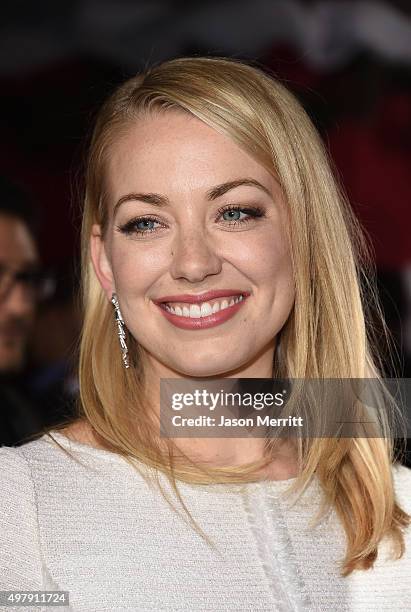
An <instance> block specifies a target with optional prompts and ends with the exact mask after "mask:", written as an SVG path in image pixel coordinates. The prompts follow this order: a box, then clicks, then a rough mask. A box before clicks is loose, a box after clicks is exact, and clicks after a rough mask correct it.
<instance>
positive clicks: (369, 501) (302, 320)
mask: <svg viewBox="0 0 411 612" xmlns="http://www.w3.org/2000/svg"><path fill="white" fill-rule="evenodd" d="M170 110H174V111H179V112H186V113H189V114H191V115H193V116H195V117H197V118H198V119H200V120H201V121H203V122H204V123H206V124H207V125H208V126H210V127H212V128H214V129H215V130H217V131H218V132H220V133H222V134H224V135H226V136H228V137H229V138H231V139H232V140H233V141H234V142H235V143H237V144H238V145H239V146H240V147H241V148H242V149H243V150H244V151H246V152H247V153H248V154H249V155H251V156H252V157H253V158H254V159H255V160H256V161H257V162H259V163H260V164H262V165H263V166H264V167H265V168H266V169H267V170H268V171H269V172H270V173H272V174H273V175H274V176H275V177H276V178H277V180H278V181H279V183H280V185H281V187H282V190H283V193H284V197H285V200H286V203H287V206H288V215H289V236H290V248H291V257H292V262H293V270H294V279H295V292H296V293H295V304H294V307H293V309H292V312H291V313H290V316H289V318H288V320H287V322H286V324H285V326H284V327H283V329H282V331H281V352H280V354H278V355H277V358H276V359H275V363H274V364H273V368H274V369H273V375H274V377H281V378H297V379H304V378H320V379H323V378H371V377H379V376H380V375H381V367H380V364H379V363H378V358H377V356H376V355H374V354H373V351H372V350H371V347H372V345H373V344H372V339H371V337H370V333H371V329H372V325H371V321H370V320H369V318H368V314H367V313H366V312H365V311H366V309H368V305H369V304H374V306H375V309H376V310H377V311H378V312H379V310H378V306H377V304H378V302H377V297H376V293H375V290H374V289H373V283H372V281H371V280H370V274H369V272H370V271H372V269H371V267H370V266H371V264H370V260H369V258H367V255H366V251H367V250H366V245H365V242H364V240H363V238H362V234H361V231H360V229H359V227H358V224H357V221H356V220H355V217H354V216H353V214H352V213H351V209H350V207H349V205H348V204H347V203H346V200H345V198H344V196H343V193H342V190H341V189H340V187H339V186H338V183H337V181H336V179H335V177H334V174H333V171H332V169H331V165H330V161H329V159H328V157H327V154H326V152H325V150H324V147H323V144H322V142H321V139H320V137H319V136H318V134H317V132H316V130H315V129H314V127H313V125H312V123H311V121H310V119H309V118H308V116H307V115H306V113H305V112H304V110H303V109H302V108H301V106H300V104H299V103H298V102H297V100H296V99H295V98H294V96H293V95H292V94H291V93H290V92H289V91H288V90H287V89H286V88H285V87H284V86H283V85H282V84H281V83H279V82H278V81H277V80H276V79H274V78H272V77H271V76H268V75H267V74H265V73H264V72H263V71H262V70H260V69H258V68H256V67H254V66H251V65H248V64H245V63H242V62H238V61H235V60H228V59H218V58H181V59H174V60H171V61H167V62H164V63H162V64H160V65H158V66H155V67H153V68H151V69H150V70H148V71H146V72H145V73H144V74H140V75H137V76H136V77H134V78H131V79H130V80H128V81H127V82H126V83H124V84H123V85H122V86H120V87H119V88H118V89H117V90H116V91H115V92H114V94H113V95H112V96H111V97H110V98H109V99H108V101H107V102H106V103H105V105H104V106H103V108H102V110H101V112H100V114H99V116H98V118H97V122H96V125H95V129H94V133H93V136H92V140H91V146H90V150H89V158H88V168H87V176H86V193H85V202H84V215H83V227H82V270H83V304H84V326H83V333H82V339H81V349H80V365H79V379H80V406H81V411H82V412H81V414H82V416H83V417H84V418H85V419H86V420H87V422H88V423H89V424H90V425H91V427H92V429H93V431H94V433H95V435H96V436H98V439H99V440H100V441H101V443H102V445H103V446H104V447H106V448H107V449H109V450H111V451H113V452H116V453H118V454H120V455H122V456H124V457H125V458H126V459H127V460H128V461H130V462H131V463H133V461H134V463H135V465H137V464H138V462H142V463H144V464H145V465H146V466H150V467H151V468H154V470H153V473H155V472H156V470H160V471H162V472H163V473H164V474H166V476H167V477H168V478H169V480H170V482H171V484H172V486H173V489H174V490H175V493H176V495H177V497H178V498H179V500H180V502H181V504H182V506H183V508H184V510H185V512H186V514H187V515H188V516H190V513H189V511H188V510H187V508H186V507H185V505H184V502H183V500H182V498H181V496H180V493H179V492H178V487H177V482H176V481H177V480H178V479H179V480H182V481H185V482H190V483H203V484H206V483H211V482H220V483H221V482H231V483H232V482H238V483H242V482H249V481H251V480H255V477H254V478H253V473H254V472H255V470H256V469H258V468H261V466H263V465H268V464H269V463H270V462H271V461H272V460H273V458H274V456H275V444H273V443H272V441H270V440H267V441H266V452H267V456H266V457H265V458H264V459H263V460H261V461H259V462H254V463H251V464H246V465H243V466H239V467H233V468H211V467H209V466H205V464H202V465H199V464H196V463H194V462H192V461H190V459H189V458H188V457H186V456H185V455H184V454H183V455H184V457H183V459H184V460H183V461H181V460H179V461H177V460H176V458H175V457H176V456H177V455H175V454H174V453H173V449H174V451H175V450H176V448H177V447H176V446H175V445H174V442H173V441H171V440H164V439H162V440H161V444H160V440H159V439H158V434H157V435H156V432H155V430H154V428H153V424H152V423H153V421H152V413H151V411H150V396H149V389H147V386H146V385H145V380H146V374H145V367H146V362H147V360H146V358H145V351H144V350H143V348H142V347H141V346H139V345H138V344H137V342H136V341H135V339H134V338H133V337H131V334H129V333H128V339H127V343H128V345H129V351H130V357H131V359H132V363H133V367H130V368H129V369H128V370H126V369H125V368H123V365H122V360H121V355H120V349H119V344H118V338H117V334H116V328H115V325H114V323H113V309H112V305H111V304H110V303H109V301H108V300H107V297H106V296H105V294H104V292H103V290H102V288H101V286H100V284H99V282H98V280H97V277H96V275H95V273H94V270H93V267H92V264H91V259H90V235H91V227H92V225H93V224H99V225H100V226H101V229H102V233H103V236H104V232H105V230H106V228H107V222H108V219H109V207H108V203H107V193H106V192H107V189H106V184H105V175H106V168H107V160H108V159H109V156H110V148H111V145H112V144H113V142H115V141H116V140H117V139H118V138H120V137H121V134H124V133H125V131H126V130H127V129H128V126H130V125H131V124H132V123H133V122H135V121H136V120H137V119H138V118H141V117H144V116H145V115H146V114H147V113H156V112H168V111H170ZM367 279H368V280H367ZM296 446H297V447H298V448H297V450H298V457H299V465H300V475H299V476H298V478H297V481H296V483H295V484H294V486H293V488H296V489H297V490H303V489H304V488H305V486H306V485H307V483H308V482H309V481H310V479H311V478H312V477H313V476H314V475H316V476H317V477H318V479H319V482H320V485H321V488H322V491H323V492H324V499H325V504H324V507H323V511H324V512H325V510H326V509H327V508H329V507H332V508H334V509H335V510H336V512H337V514H338V516H339V518H340V520H341V522H342V525H343V527H344V529H345V533H346V539H347V549H346V556H345V559H344V560H343V570H342V574H343V575H348V574H349V573H350V572H352V571H353V570H355V569H368V568H370V567H372V565H373V563H374V561H375V559H376V557H377V549H378V545H379V543H380V542H381V540H382V539H383V538H384V537H385V536H388V537H390V538H391V539H392V541H393V543H394V553H395V556H396V557H397V558H399V557H401V556H402V555H403V553H404V537H403V529H404V528H405V527H406V526H407V525H408V524H409V521H410V517H409V516H408V515H407V514H406V513H405V512H404V511H403V510H402V509H401V507H400V506H399V505H398V503H397V501H396V498H395V491H394V484H393V476H392V464H393V462H394V461H395V459H396V457H395V453H394V449H393V443H392V434H391V433H390V431H383V432H382V434H381V436H380V437H368V438H364V437H355V438H310V439H305V440H301V439H297V441H296ZM180 459H181V457H180ZM160 488H161V487H160ZM190 521H191V524H193V525H194V527H195V529H197V526H196V525H195V523H194V521H192V520H191V518H190ZM200 532H201V530H200Z"/></svg>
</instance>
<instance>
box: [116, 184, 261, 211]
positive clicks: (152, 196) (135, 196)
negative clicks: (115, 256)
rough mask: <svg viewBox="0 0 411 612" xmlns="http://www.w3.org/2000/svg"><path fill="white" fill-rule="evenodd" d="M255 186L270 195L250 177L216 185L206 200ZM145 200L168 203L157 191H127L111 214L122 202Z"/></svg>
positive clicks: (161, 204) (156, 204)
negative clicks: (233, 190) (236, 189)
mask: <svg viewBox="0 0 411 612" xmlns="http://www.w3.org/2000/svg"><path fill="white" fill-rule="evenodd" d="M242 186H245V187H257V188H258V189H261V190H262V191H264V193H266V194H267V195H269V196H270V197H272V194H271V193H270V191H269V190H268V189H267V187H264V185H263V184H262V183H260V182H259V181H257V180H255V179H252V178H242V179H236V180H234V181H228V182H227V183H222V184H221V185H216V186H215V187H212V188H211V189H209V190H208V191H207V200H209V201H213V200H216V199H217V198H221V196H223V195H224V194H226V193H227V192H228V191H231V189H235V188H236V187H242ZM135 201H139V202H145V203H146V204H152V205H153V206H158V207H159V208H161V207H163V206H168V205H169V204H170V200H169V199H168V198H167V197H166V196H162V195H159V194H158V193H128V194H126V195H124V196H121V198H120V199H119V200H118V202H117V203H116V204H115V206H114V211H113V216H114V215H115V214H116V212H117V210H118V209H119V208H120V206H121V205H122V204H124V203H125V202H135Z"/></svg>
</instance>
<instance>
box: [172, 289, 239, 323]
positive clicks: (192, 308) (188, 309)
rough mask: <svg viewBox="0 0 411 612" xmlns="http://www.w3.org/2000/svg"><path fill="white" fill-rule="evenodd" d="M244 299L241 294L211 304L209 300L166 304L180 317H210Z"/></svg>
mask: <svg viewBox="0 0 411 612" xmlns="http://www.w3.org/2000/svg"><path fill="white" fill-rule="evenodd" d="M243 299H244V297H243V296H242V295H239V296H237V297H235V298H231V299H230V301H228V300H226V299H224V300H222V301H221V302H219V301H216V302H214V304H213V305H211V304H210V303H209V302H203V303H202V304H190V305H187V306H171V305H170V304H165V309H166V310H167V311H168V312H171V313H173V314H175V315H177V316H179V317H188V318H191V319H199V318H200V317H208V316H210V315H211V314H214V313H216V312H219V311H220V310H225V309H226V308H230V307H231V306H234V304H238V303H239V302H241V301H242V300H243Z"/></svg>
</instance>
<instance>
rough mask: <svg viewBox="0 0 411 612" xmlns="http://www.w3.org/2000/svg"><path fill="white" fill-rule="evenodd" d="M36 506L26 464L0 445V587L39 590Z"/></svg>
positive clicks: (41, 581) (39, 558)
mask: <svg viewBox="0 0 411 612" xmlns="http://www.w3.org/2000/svg"><path fill="white" fill-rule="evenodd" d="M41 566H42V563H41V553H40V544H39V531H38V521H37V508H36V500H35V492H34V486H33V482H32V479H31V475H30V469H29V465H28V463H27V461H26V459H25V457H24V456H23V455H22V454H21V452H20V451H19V449H18V448H8V447H2V448H0V590H3V591H9V590H26V591H27V590H42V588H43V578H42V567H41Z"/></svg>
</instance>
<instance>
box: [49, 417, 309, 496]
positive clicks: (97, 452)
mask: <svg viewBox="0 0 411 612" xmlns="http://www.w3.org/2000/svg"><path fill="white" fill-rule="evenodd" d="M49 433H50V434H51V436H52V437H53V438H56V440H57V441H58V442H59V443H60V444H62V445H63V446H64V447H66V448H68V449H69V450H71V449H74V450H77V451H78V452H81V453H86V454H88V455H90V456H91V457H94V458H99V457H100V458H102V459H104V460H110V461H114V462H116V463H117V462H118V463H123V464H124V463H126V461H125V459H124V457H122V456H121V455H118V454H117V453H114V452H112V451H109V450H106V449H103V448H97V447H95V446H91V445H90V444H85V443H84V442H78V441H77V440H72V439H71V438H69V437H68V436H66V435H65V434H63V433H61V432H60V431H58V430H55V429H52V430H50V431H49ZM40 439H42V440H44V441H45V442H48V443H50V438H49V437H48V436H47V435H46V434H45V435H43V436H42V438H40ZM138 463H139V464H140V465H141V466H143V467H145V468H146V469H149V468H148V466H147V465H146V464H145V463H143V462H141V461H138ZM296 481H297V477H293V478H288V479H286V480H265V479H263V480H255V481H253V482H241V483H239V482H232V483H207V484H200V485H199V484H195V483H187V482H185V481H178V482H179V485H187V486H191V487H198V486H200V487H215V488H221V487H228V488H232V487H237V488H238V487H247V488H249V487H250V488H253V487H267V488H269V489H281V490H282V489H287V488H288V487H290V486H291V485H292V484H293V483H295V482H296Z"/></svg>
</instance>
